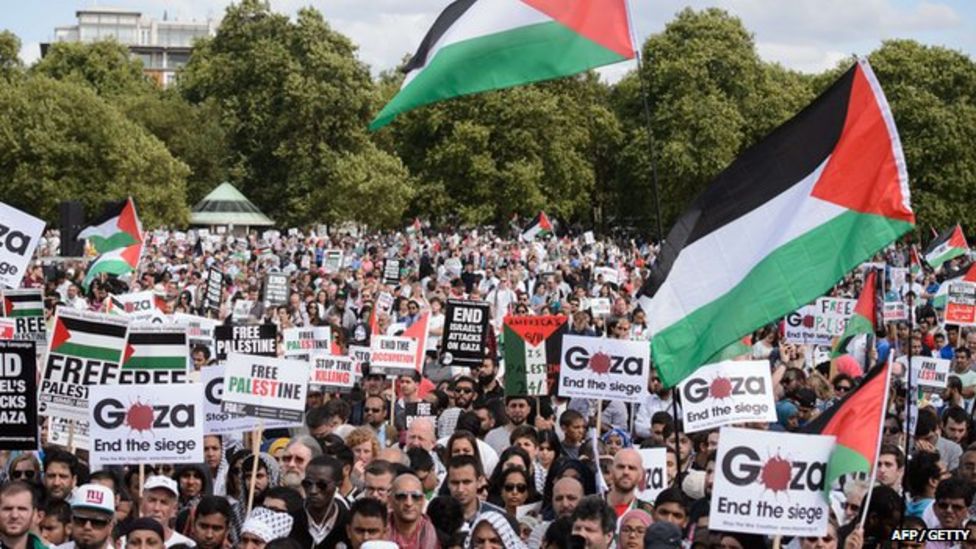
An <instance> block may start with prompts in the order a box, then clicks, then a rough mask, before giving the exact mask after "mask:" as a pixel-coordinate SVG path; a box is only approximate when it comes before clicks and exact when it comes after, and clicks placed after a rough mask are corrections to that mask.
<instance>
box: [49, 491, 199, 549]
mask: <svg viewBox="0 0 976 549" xmlns="http://www.w3.org/2000/svg"><path fill="white" fill-rule="evenodd" d="M170 482H172V483H173V484H174V485H175V484H176V483H175V482H174V481H172V480H171V481H170ZM173 501H174V503H175V501H176V495H175V494H174V495H173ZM174 507H175V505H174ZM113 526H115V494H113V493H112V491H111V490H109V489H108V488H106V487H105V486H102V485H100V484H85V485H82V486H79V487H78V490H77V491H76V492H75V494H74V496H73V497H72V498H71V539H72V541H70V542H68V543H65V544H64V545H59V546H58V549H112V527H113ZM191 543H192V542H191Z"/></svg>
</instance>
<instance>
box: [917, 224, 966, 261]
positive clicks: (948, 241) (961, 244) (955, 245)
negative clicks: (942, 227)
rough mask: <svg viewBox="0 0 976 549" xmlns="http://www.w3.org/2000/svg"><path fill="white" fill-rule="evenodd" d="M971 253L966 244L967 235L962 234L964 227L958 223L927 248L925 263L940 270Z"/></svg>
mask: <svg viewBox="0 0 976 549" xmlns="http://www.w3.org/2000/svg"><path fill="white" fill-rule="evenodd" d="M968 251H969V245H968V244H966V235H964V234H963V233H962V227H960V226H959V224H958V223H957V224H956V226H955V227H953V228H951V229H948V230H946V231H945V232H943V233H942V234H940V235H939V236H938V237H936V239H935V240H933V241H932V242H930V243H929V246H928V247H927V248H925V262H926V263H928V264H929V265H931V266H932V268H933V269H938V268H939V267H941V266H942V264H943V263H945V262H946V261H949V260H950V259H954V258H956V257H959V256H961V255H965V254H966V252H968Z"/></svg>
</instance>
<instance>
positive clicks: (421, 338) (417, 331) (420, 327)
mask: <svg viewBox="0 0 976 549" xmlns="http://www.w3.org/2000/svg"><path fill="white" fill-rule="evenodd" d="M429 321H430V313H429V312H424V313H421V314H420V318H418V319H417V321H416V322H414V323H413V324H411V325H410V327H409V328H407V329H406V330H404V331H403V337H412V338H413V339H416V340H417V354H416V356H414V366H416V368H417V371H418V372H423V371H424V355H425V354H426V352H427V345H426V343H427V324H428V323H429Z"/></svg>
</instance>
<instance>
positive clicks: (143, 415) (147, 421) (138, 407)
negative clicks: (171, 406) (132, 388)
mask: <svg viewBox="0 0 976 549" xmlns="http://www.w3.org/2000/svg"><path fill="white" fill-rule="evenodd" d="M153 419H154V418H153V408H152V406H150V405H148V404H142V403H141V402H139V401H136V403H135V404H133V405H132V406H129V410H128V411H127V412H126V413H125V424H126V425H128V426H129V428H130V429H132V430H133V431H151V430H152V425H153Z"/></svg>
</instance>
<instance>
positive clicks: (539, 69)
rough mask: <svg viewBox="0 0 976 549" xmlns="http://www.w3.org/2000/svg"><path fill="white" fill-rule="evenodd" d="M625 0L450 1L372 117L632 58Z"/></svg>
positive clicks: (378, 124)
mask: <svg viewBox="0 0 976 549" xmlns="http://www.w3.org/2000/svg"><path fill="white" fill-rule="evenodd" d="M630 36H631V35H630V23H629V21H628V17H627V3H626V1H625V0H571V1H567V0H455V1H454V2H452V3H451V4H450V5H448V6H447V7H446V8H445V9H444V11H443V12H441V14H440V15H439V16H438V17H437V20H436V21H434V26H433V27H431V28H430V30H429V31H427V35H426V36H425V37H424V39H423V41H422V42H421V43H420V47H419V48H417V53H415V54H414V56H413V58H412V59H410V61H409V62H408V63H407V65H406V66H405V67H404V68H403V70H404V72H406V73H407V75H406V78H404V80H403V85H402V86H401V88H400V92H399V93H397V95H396V96H395V97H394V98H393V99H392V100H391V101H390V102H389V103H388V104H387V105H386V106H385V107H383V110H382V111H380V113H379V114H377V115H376V118H375V119H374V120H373V122H372V123H371V124H370V126H369V127H370V130H377V129H379V128H382V127H383V126H385V125H387V124H389V123H390V122H391V121H393V119H394V118H396V116H397V115H399V114H401V113H404V112H407V111H409V110H411V109H415V108H417V107H420V106H422V105H428V104H430V103H434V102H437V101H441V100H443V99H449V98H452V97H458V96H462V95H468V94H473V93H478V92H483V91H488V90H499V89H503V88H511V87H513V86H519V85H522V84H529V83H532V82H541V81H543V80H551V79H554V78H560V77H563V76H571V75H574V74H578V73H581V72H584V71H586V70H589V69H592V68H595V67H600V66H603V65H609V64H612V63H617V62H619V61H625V60H627V59H632V58H633V57H634V46H633V44H632V43H631V39H630Z"/></svg>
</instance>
